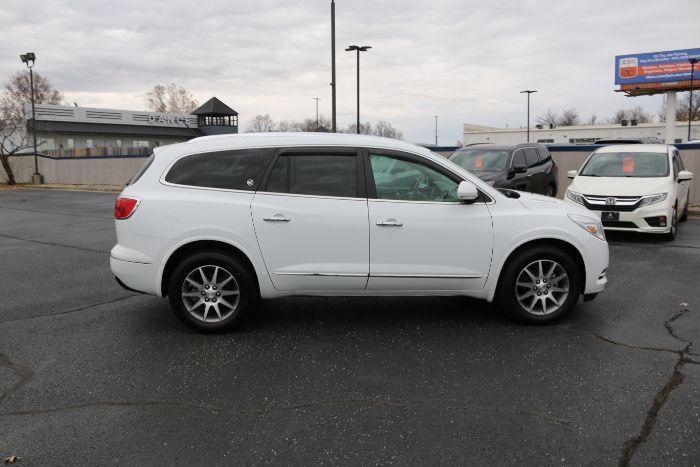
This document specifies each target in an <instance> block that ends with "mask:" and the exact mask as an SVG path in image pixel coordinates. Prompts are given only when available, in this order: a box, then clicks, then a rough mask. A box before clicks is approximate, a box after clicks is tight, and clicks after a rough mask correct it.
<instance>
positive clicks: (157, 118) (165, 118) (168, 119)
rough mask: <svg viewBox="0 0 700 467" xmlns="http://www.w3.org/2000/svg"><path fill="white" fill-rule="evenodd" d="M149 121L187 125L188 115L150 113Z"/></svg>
mask: <svg viewBox="0 0 700 467" xmlns="http://www.w3.org/2000/svg"><path fill="white" fill-rule="evenodd" d="M148 123H170V124H173V125H175V124H178V125H187V117H183V116H180V115H149V116H148Z"/></svg>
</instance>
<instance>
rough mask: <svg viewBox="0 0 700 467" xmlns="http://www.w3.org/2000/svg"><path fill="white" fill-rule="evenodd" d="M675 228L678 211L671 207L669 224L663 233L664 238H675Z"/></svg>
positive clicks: (676, 227)
mask: <svg viewBox="0 0 700 467" xmlns="http://www.w3.org/2000/svg"><path fill="white" fill-rule="evenodd" d="M676 230H678V211H677V210H676V208H675V207H674V208H673V214H672V215H671V226H670V227H669V228H668V232H667V233H666V234H664V238H665V239H666V240H669V241H671V240H674V239H675V238H676Z"/></svg>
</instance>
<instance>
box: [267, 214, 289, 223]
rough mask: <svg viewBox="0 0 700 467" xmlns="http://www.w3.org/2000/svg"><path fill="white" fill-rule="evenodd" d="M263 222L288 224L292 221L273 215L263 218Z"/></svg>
mask: <svg viewBox="0 0 700 467" xmlns="http://www.w3.org/2000/svg"><path fill="white" fill-rule="evenodd" d="M263 220H264V221H267V222H289V221H291V220H292V219H291V218H289V217H287V216H285V215H284V214H275V215H274V216H267V217H263Z"/></svg>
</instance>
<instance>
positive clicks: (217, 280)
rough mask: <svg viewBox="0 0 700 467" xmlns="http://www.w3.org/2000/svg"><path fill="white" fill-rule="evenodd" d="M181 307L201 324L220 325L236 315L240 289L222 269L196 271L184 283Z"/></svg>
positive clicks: (232, 278)
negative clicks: (219, 323)
mask: <svg viewBox="0 0 700 467" xmlns="http://www.w3.org/2000/svg"><path fill="white" fill-rule="evenodd" d="M181 294H182V303H183V304H184V305H185V308H186V309H187V312H188V313H189V314H190V315H192V317H194V318H195V319H197V320H199V321H204V322H207V323H217V322H220V321H224V320H225V319H227V318H228V317H229V316H231V315H232V314H233V312H235V311H236V308H237V307H238V302H239V300H240V288H239V287H238V282H237V281H236V278H235V277H233V274H231V273H230V272H229V271H228V270H226V269H224V268H222V267H221V266H215V265H206V266H199V267H198V268H196V269H193V270H192V271H191V272H190V273H189V274H188V275H187V276H186V277H185V280H184V281H183V282H182V292H181Z"/></svg>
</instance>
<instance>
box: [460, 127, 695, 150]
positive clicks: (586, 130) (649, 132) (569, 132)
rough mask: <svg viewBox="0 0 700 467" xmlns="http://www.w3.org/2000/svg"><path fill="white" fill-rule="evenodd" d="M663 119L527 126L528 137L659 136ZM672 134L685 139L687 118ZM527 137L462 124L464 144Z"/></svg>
mask: <svg viewBox="0 0 700 467" xmlns="http://www.w3.org/2000/svg"><path fill="white" fill-rule="evenodd" d="M665 128H666V124H665V123H640V124H638V125H628V126H622V125H619V124H606V125H577V126H560V127H555V128H536V127H534V126H533V127H530V141H532V142H538V143H544V144H593V143H594V142H595V141H596V140H598V139H609V138H614V139H620V138H658V139H660V140H663V139H664V134H665ZM674 136H675V138H674V141H672V142H671V143H684V142H686V141H687V140H688V122H677V123H676V128H675V135H674ZM526 139H527V129H526V128H493V127H487V126H481V125H472V124H469V123H465V124H464V144H465V145H466V144H473V143H496V144H515V143H524V142H525V141H526ZM691 139H700V122H693V124H692V134H691Z"/></svg>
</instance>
